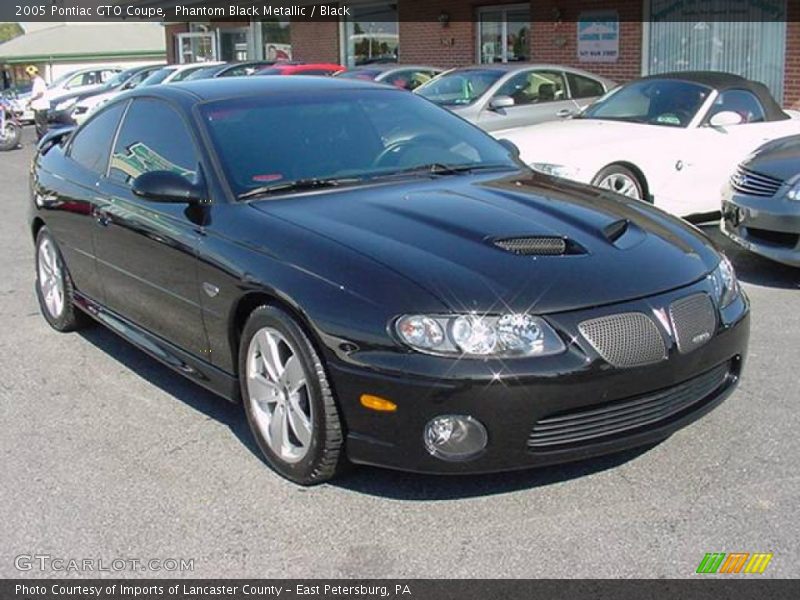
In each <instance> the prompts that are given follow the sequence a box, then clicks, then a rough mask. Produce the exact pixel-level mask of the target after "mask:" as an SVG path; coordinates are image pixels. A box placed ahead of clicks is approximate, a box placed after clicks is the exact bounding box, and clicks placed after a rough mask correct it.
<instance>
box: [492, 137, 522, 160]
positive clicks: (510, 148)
mask: <svg viewBox="0 0 800 600" xmlns="http://www.w3.org/2000/svg"><path fill="white" fill-rule="evenodd" d="M497 141H498V142H500V143H501V144H502V145H503V146H505V147H506V148H508V151H509V152H510V153H511V156H513V157H514V158H519V148H517V145H516V144H515V143H514V142H512V141H511V140H507V139H505V138H503V139H501V140H497Z"/></svg>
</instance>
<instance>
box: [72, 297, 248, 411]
mask: <svg viewBox="0 0 800 600" xmlns="http://www.w3.org/2000/svg"><path fill="white" fill-rule="evenodd" d="M75 303H76V304H77V306H78V307H79V308H80V309H81V310H83V311H84V312H85V313H86V314H88V315H89V316H91V317H93V318H94V319H95V320H97V321H98V322H100V323H102V324H103V325H105V326H106V327H108V328H109V329H111V331H113V332H114V333H116V334H117V335H119V336H120V337H122V338H123V339H125V340H126V341H128V342H130V343H131V344H133V345H134V346H136V347H137V348H139V349H140V350H142V351H143V352H145V353H147V354H149V355H150V356H152V357H153V358H155V359H156V360H158V361H160V362H161V363H163V364H165V365H166V366H168V367H170V368H171V369H173V370H174V371H176V372H178V373H180V374H181V375H183V376H184V377H186V378H187V379H190V380H191V381H193V382H195V383H197V384H198V385H201V386H203V387H204V388H206V389H207V390H209V391H211V392H214V393H215V394H217V395H219V396H222V397H223V398H225V399H226V400H228V401H230V402H235V403H238V402H240V401H241V397H240V394H239V380H238V379H237V378H236V377H234V376H233V375H231V374H230V373H228V372H226V371H223V370H222V369H219V368H217V367H215V366H214V365H210V364H208V363H207V362H205V361H203V360H200V359H198V358H197V357H195V356H193V355H191V354H189V353H188V352H185V351H183V350H181V349H180V348H178V347H177V346H175V345H173V344H171V343H169V342H167V341H165V340H163V339H161V338H159V337H158V336H156V335H153V334H152V333H150V332H149V331H147V330H145V329H142V328H141V327H139V326H138V325H135V324H134V323H131V322H130V321H128V320H127V319H125V318H124V317H121V316H119V315H118V314H116V313H114V312H112V311H110V310H108V309H107V308H105V307H103V306H101V305H99V304H97V303H96V302H95V301H93V300H91V299H89V298H87V297H86V296H83V295H82V294H80V293H78V292H77V291H76V292H75Z"/></svg>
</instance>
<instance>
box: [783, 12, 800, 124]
mask: <svg viewBox="0 0 800 600" xmlns="http://www.w3.org/2000/svg"><path fill="white" fill-rule="evenodd" d="M787 13H788V14H787V15H786V77H785V79H784V84H783V85H784V89H783V105H784V106H788V107H790V108H796V109H800V3H798V2H789V3H788V6H787Z"/></svg>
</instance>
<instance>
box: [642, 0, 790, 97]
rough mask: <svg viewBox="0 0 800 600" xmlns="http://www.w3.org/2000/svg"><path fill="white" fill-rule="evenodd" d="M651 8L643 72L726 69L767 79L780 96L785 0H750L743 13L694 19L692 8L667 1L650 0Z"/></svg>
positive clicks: (776, 95) (782, 78) (770, 86)
mask: <svg viewBox="0 0 800 600" xmlns="http://www.w3.org/2000/svg"><path fill="white" fill-rule="evenodd" d="M649 8H650V16H651V18H650V21H649V30H647V36H648V39H649V43H648V44H647V61H646V62H645V70H646V72H647V74H653V75H656V74H659V73H667V72H669V71H698V70H699V71H727V72H729V73H736V74H738V75H741V76H743V77H747V78H748V79H753V80H755V81H760V82H762V83H764V84H766V85H767V87H769V89H770V91H771V92H772V94H773V96H775V98H776V99H777V100H778V101H779V102H780V101H781V99H782V98H783V87H784V65H785V53H786V18H785V17H786V10H785V9H786V1H785V0H763V1H761V2H759V3H752V4H751V5H749V6H748V7H745V8H744V9H742V10H744V11H746V12H745V13H742V14H738V13H737V14H732V15H730V17H729V18H728V19H726V18H724V16H720V17H719V18H715V19H714V20H709V21H692V20H691V18H692V15H691V12H690V11H691V10H693V9H690V8H683V7H682V5H680V4H677V3H675V2H672V1H668V0H649ZM684 11H685V12H684ZM776 17H777V18H776ZM695 18H697V17H696V16H695Z"/></svg>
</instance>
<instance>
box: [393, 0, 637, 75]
mask: <svg viewBox="0 0 800 600" xmlns="http://www.w3.org/2000/svg"><path fill="white" fill-rule="evenodd" d="M492 4H508V0H487V1H482V2H464V1H463V0H401V2H399V11H400V61H401V62H404V63H420V64H434V65H441V66H445V67H456V66H463V65H469V64H473V63H474V62H475V61H476V41H475V39H476V38H475V36H476V30H477V26H476V24H475V23H474V22H473V20H474V17H475V13H476V10H477V9H478V7H480V6H489V5H492ZM642 6H643V2H642V0H617V2H603V3H602V4H600V3H597V2H596V1H595V2H591V1H590V2H587V0H536V1H534V2H531V60H532V61H534V62H552V63H557V64H562V65H571V66H575V67H579V68H584V69H586V70H588V71H593V72H595V73H598V74H600V75H605V76H606V77H610V78H611V79H616V80H618V81H627V80H629V79H633V78H635V77H638V76H639V75H640V74H641V67H642V23H641V20H642ZM595 7H597V8H603V9H607V8H615V9H616V10H617V11H618V13H619V17H620V21H621V36H620V47H619V49H620V57H619V60H618V61H617V62H614V63H581V62H579V61H578V56H577V52H578V48H577V35H578V32H577V26H576V24H575V21H576V20H577V18H578V16H579V14H580V13H581V11H583V10H586V9H587V8H589V9H591V8H595ZM555 9H558V11H560V16H561V21H560V22H554V21H553V17H554V10H555ZM442 12H446V13H447V14H449V15H450V25H449V26H448V27H442V26H441V25H440V24H439V23H438V21H437V18H438V16H439V15H440V14H441V13H442Z"/></svg>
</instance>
